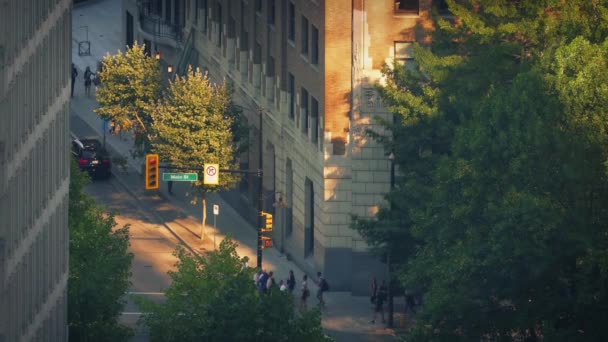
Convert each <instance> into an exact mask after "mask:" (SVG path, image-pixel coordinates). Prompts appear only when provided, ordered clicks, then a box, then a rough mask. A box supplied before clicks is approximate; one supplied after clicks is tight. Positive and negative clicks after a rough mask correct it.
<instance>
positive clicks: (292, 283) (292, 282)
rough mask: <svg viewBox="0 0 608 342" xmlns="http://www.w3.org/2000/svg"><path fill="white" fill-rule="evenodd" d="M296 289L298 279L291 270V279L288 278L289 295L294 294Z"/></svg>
mask: <svg viewBox="0 0 608 342" xmlns="http://www.w3.org/2000/svg"><path fill="white" fill-rule="evenodd" d="M295 288H296V277H295V276H294V275H293V270H289V277H288V278H287V289H288V290H289V293H293V290H294V289H295Z"/></svg>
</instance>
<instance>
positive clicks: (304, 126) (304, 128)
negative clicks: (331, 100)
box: [300, 87, 308, 134]
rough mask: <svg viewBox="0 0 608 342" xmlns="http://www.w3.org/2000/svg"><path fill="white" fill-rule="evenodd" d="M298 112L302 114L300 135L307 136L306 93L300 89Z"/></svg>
mask: <svg viewBox="0 0 608 342" xmlns="http://www.w3.org/2000/svg"><path fill="white" fill-rule="evenodd" d="M300 96H301V99H300V100H301V101H302V102H301V103H300V105H301V106H300V112H301V113H302V115H301V116H302V126H301V128H302V133H305V134H308V91H307V90H306V89H304V87H302V94H301V95H300Z"/></svg>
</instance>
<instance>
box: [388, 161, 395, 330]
mask: <svg viewBox="0 0 608 342" xmlns="http://www.w3.org/2000/svg"><path fill="white" fill-rule="evenodd" d="M388 160H389V161H390V162H391V192H392V191H393V190H394V189H395V154H394V153H393V151H391V154H389V155H388ZM389 205H390V209H391V216H392V211H393V201H392V200H391V201H390V202H389ZM390 241H392V240H391V239H389V244H388V252H387V255H386V272H387V278H388V320H387V323H386V326H387V327H389V328H392V327H393V278H392V275H391V250H392V244H391V243H390Z"/></svg>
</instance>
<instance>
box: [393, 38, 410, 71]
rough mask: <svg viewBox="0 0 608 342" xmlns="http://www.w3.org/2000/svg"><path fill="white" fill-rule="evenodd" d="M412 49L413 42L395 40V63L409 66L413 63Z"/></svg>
mask: <svg viewBox="0 0 608 342" xmlns="http://www.w3.org/2000/svg"><path fill="white" fill-rule="evenodd" d="M413 50H414V43H413V42H395V63H399V64H401V65H405V66H406V67H411V66H412V65H413V64H414V55H413Z"/></svg>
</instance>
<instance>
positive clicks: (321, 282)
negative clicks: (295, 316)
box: [254, 270, 329, 310]
mask: <svg viewBox="0 0 608 342" xmlns="http://www.w3.org/2000/svg"><path fill="white" fill-rule="evenodd" d="M308 281H309V280H308V276H307V275H306V274H304V275H303V276H302V281H301V283H300V294H299V299H300V300H299V302H300V305H299V307H300V309H301V310H303V309H306V308H307V307H308V298H309V297H310V288H309V283H308ZM313 281H314V283H315V285H316V287H317V300H318V301H319V302H318V305H319V307H320V308H322V309H323V308H325V299H324V297H323V294H324V293H325V292H327V291H328V290H329V284H328V282H327V280H326V279H325V278H324V277H323V275H322V274H321V272H317V278H316V279H315V280H313ZM254 283H255V284H256V286H257V288H258V289H259V291H260V292H261V293H268V292H270V291H274V290H275V289H278V290H279V291H281V292H288V293H290V294H294V292H295V291H296V277H295V275H294V273H293V270H289V275H288V276H287V279H285V280H283V279H281V280H279V282H278V284H277V282H276V280H275V277H274V272H273V271H270V272H266V270H262V271H261V272H258V273H256V274H255V275H254Z"/></svg>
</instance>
